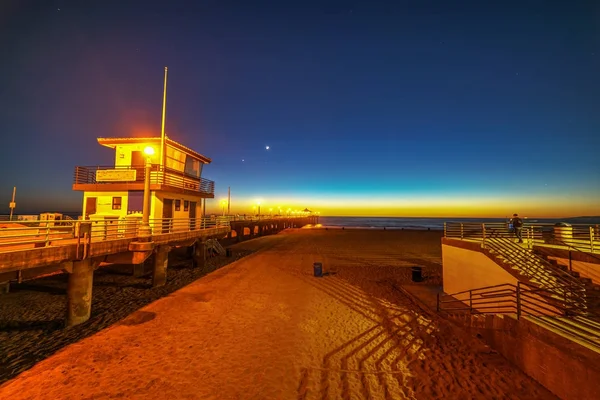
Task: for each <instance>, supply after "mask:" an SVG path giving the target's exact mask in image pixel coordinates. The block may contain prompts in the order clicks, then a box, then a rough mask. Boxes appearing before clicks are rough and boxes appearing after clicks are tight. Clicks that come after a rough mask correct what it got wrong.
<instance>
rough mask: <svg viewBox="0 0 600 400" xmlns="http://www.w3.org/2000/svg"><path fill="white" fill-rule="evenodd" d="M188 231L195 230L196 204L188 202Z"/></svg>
mask: <svg viewBox="0 0 600 400" xmlns="http://www.w3.org/2000/svg"><path fill="white" fill-rule="evenodd" d="M190 229H191V230H192V231H193V230H194V229H196V202H195V201H190Z"/></svg>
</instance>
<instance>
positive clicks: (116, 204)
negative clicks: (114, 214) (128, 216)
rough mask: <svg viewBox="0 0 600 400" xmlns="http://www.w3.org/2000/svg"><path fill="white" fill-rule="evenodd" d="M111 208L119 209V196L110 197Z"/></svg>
mask: <svg viewBox="0 0 600 400" xmlns="http://www.w3.org/2000/svg"><path fill="white" fill-rule="evenodd" d="M112 209H113V210H120V209H121V197H113V198H112Z"/></svg>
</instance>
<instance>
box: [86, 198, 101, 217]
mask: <svg viewBox="0 0 600 400" xmlns="http://www.w3.org/2000/svg"><path fill="white" fill-rule="evenodd" d="M97 202H98V198H96V197H88V198H86V199H85V219H90V215H93V214H96V204H97Z"/></svg>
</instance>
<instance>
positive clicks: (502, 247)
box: [484, 236, 586, 307]
mask: <svg viewBox="0 0 600 400" xmlns="http://www.w3.org/2000/svg"><path fill="white" fill-rule="evenodd" d="M484 247H487V248H489V249H491V250H493V251H495V252H496V253H498V254H499V255H501V256H502V257H503V258H504V259H505V260H506V261H507V262H508V263H510V264H512V265H513V266H514V267H516V268H518V269H519V271H520V272H521V273H522V274H523V275H525V276H527V277H528V278H531V279H535V280H536V281H537V282H536V283H537V284H538V285H539V286H540V287H541V288H543V289H546V290H548V291H550V292H553V293H554V294H555V295H556V296H561V297H562V298H564V300H565V302H567V301H568V302H569V303H577V304H578V305H580V306H582V307H585V306H586V288H585V285H584V284H583V282H581V281H580V280H579V279H577V278H575V277H574V276H572V275H571V274H569V273H567V272H565V271H563V270H562V269H560V268H558V267H555V266H554V265H552V264H551V263H549V262H548V261H546V260H544V259H543V258H541V257H538V256H537V255H535V254H533V253H531V252H529V251H528V250H525V249H523V248H522V247H521V246H519V245H518V244H516V243H514V242H513V241H512V240H510V239H506V238H495V237H493V236H492V237H490V238H488V240H486V242H485V245H484ZM557 283H558V284H559V285H557Z"/></svg>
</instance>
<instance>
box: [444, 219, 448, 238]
mask: <svg viewBox="0 0 600 400" xmlns="http://www.w3.org/2000/svg"><path fill="white" fill-rule="evenodd" d="M444 237H448V234H447V228H446V222H444Z"/></svg>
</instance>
